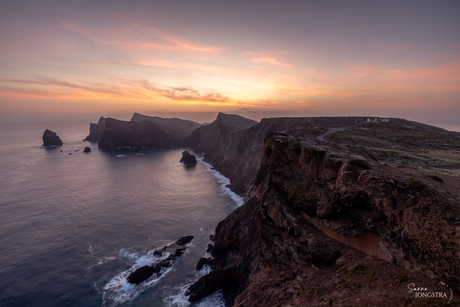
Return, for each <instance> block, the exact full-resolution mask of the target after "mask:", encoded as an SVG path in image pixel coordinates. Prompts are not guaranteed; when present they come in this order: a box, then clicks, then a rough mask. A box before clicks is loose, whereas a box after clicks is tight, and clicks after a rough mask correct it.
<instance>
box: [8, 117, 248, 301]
mask: <svg viewBox="0 0 460 307" xmlns="http://www.w3.org/2000/svg"><path fill="white" fill-rule="evenodd" d="M0 125H1V126H0V169H1V176H0V276H1V278H0V306H47V307H49V306H219V305H221V304H222V300H221V294H220V293H216V294H214V295H212V296H210V297H208V298H207V299H205V300H203V301H201V302H197V303H195V304H190V303H188V301H187V300H186V297H185V296H184V293H185V290H186V289H187V287H188V286H189V285H190V284H191V283H193V282H194V281H196V280H197V279H198V278H199V277H200V276H202V275H203V274H205V272H206V270H208V269H209V268H206V267H205V268H203V269H202V270H201V271H198V272H197V271H196V269H195V266H196V263H197V261H198V260H199V258H200V257H205V256H209V255H208V254H207V253H206V247H207V245H208V244H209V243H212V242H211V241H210V240H209V236H210V235H211V234H212V233H213V231H214V230H215V227H216V225H217V223H218V222H219V221H221V220H223V219H224V218H225V217H226V216H227V215H228V214H230V213H231V212H232V211H233V210H234V209H235V208H237V207H238V206H240V205H241V204H242V199H241V197H239V196H237V195H235V194H234V193H232V192H231V191H230V190H229V189H228V187H227V186H226V185H227V184H228V183H229V181H228V179H227V178H225V177H223V176H222V175H220V174H219V173H218V172H216V171H215V170H213V169H212V167H211V166H210V165H209V164H207V163H204V162H203V161H202V158H203V155H202V154H201V153H196V155H197V157H198V158H199V160H200V162H199V163H198V164H197V165H196V166H194V167H185V166H183V165H182V164H180V163H179V160H180V158H181V153H182V151H183V149H170V150H153V151H150V152H145V153H144V154H143V155H136V154H135V153H134V152H133V151H129V150H124V151H115V152H108V151H102V150H99V149H98V148H97V144H95V143H89V142H83V141H82V140H83V139H84V138H85V136H86V135H87V134H88V128H89V123H87V122H84V123H60V124H47V125H44V124H34V125H32V124H31V125H24V124H7V123H1V124H0ZM46 128H48V129H50V130H52V131H54V132H56V133H57V134H58V135H59V136H60V137H61V139H62V141H63V142H64V145H63V146H58V147H55V148H50V149H46V148H42V147H41V144H42V139H41V137H42V134H43V131H44V130H45V129H46ZM85 146H89V147H91V149H92V151H91V152H90V153H84V152H83V149H84V147H85ZM185 235H193V236H194V239H193V241H192V242H191V244H189V246H188V248H187V250H186V252H185V254H184V255H182V256H181V258H180V259H179V260H178V261H177V262H176V263H175V264H174V265H173V266H172V267H171V268H169V269H168V270H167V271H166V273H165V274H164V275H162V276H161V277H160V278H156V279H150V280H148V281H147V282H144V283H141V284H140V285H139V286H137V285H132V284H129V283H127V281H126V277H127V276H128V275H129V274H130V272H132V271H134V270H135V269H136V268H138V267H141V266H144V265H148V264H150V263H152V262H153V261H156V260H158V259H157V258H158V256H156V255H155V254H154V253H153V252H154V251H155V250H157V249H160V248H162V247H164V246H167V245H169V244H172V243H174V242H175V241H176V240H178V239H179V238H180V237H182V236H185Z"/></svg>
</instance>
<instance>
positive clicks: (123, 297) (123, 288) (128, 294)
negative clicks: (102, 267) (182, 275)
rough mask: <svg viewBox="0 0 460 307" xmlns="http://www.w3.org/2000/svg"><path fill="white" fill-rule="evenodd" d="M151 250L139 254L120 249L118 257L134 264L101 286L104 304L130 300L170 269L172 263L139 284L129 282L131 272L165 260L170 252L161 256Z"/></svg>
mask: <svg viewBox="0 0 460 307" xmlns="http://www.w3.org/2000/svg"><path fill="white" fill-rule="evenodd" d="M153 252H154V250H152V251H149V252H148V253H147V254H146V255H140V254H138V253H132V254H130V253H129V252H127V251H126V250H125V249H122V250H120V257H121V258H125V259H127V260H129V261H134V264H133V265H132V266H131V268H129V269H128V270H126V271H123V272H121V273H119V274H117V275H115V276H114V277H113V278H112V279H110V280H109V281H108V282H107V284H106V285H105V286H104V287H103V293H102V300H103V304H104V306H106V305H110V306H116V305H119V304H123V303H125V302H128V301H132V300H133V299H135V298H136V297H138V296H139V295H140V294H141V293H142V292H144V291H145V290H146V289H148V288H149V287H151V286H153V285H155V284H157V283H158V281H159V280H161V279H162V278H163V277H164V276H165V275H166V274H168V273H169V272H170V271H171V270H172V268H173V267H174V265H173V266H171V267H169V268H166V269H165V270H164V271H162V274H161V275H160V276H158V275H156V274H154V275H152V276H151V277H150V278H149V279H147V280H145V281H143V282H141V283H140V284H139V285H135V284H131V283H129V282H128V276H129V275H130V274H131V273H132V272H134V271H135V270H137V269H138V268H141V267H143V266H146V265H152V264H153V263H156V262H159V261H161V260H165V259H166V258H168V256H169V255H170V253H163V255H161V256H156V255H154V254H153Z"/></svg>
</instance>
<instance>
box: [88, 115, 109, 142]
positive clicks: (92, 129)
mask: <svg viewBox="0 0 460 307" xmlns="http://www.w3.org/2000/svg"><path fill="white" fill-rule="evenodd" d="M105 120H106V119H105V118H104V117H100V118H99V121H98V122H97V124H94V123H91V124H90V125H89V135H88V136H87V137H86V138H85V139H84V140H83V141H89V142H99V139H100V138H101V134H102V131H104V129H105Z"/></svg>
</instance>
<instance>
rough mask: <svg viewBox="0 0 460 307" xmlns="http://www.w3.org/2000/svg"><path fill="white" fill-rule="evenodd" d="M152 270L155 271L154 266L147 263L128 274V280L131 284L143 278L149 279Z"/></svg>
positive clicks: (138, 282)
mask: <svg viewBox="0 0 460 307" xmlns="http://www.w3.org/2000/svg"><path fill="white" fill-rule="evenodd" d="M154 272H155V268H153V267H151V266H148V265H146V266H143V267H141V268H138V269H137V270H135V271H134V272H132V273H131V274H130V275H129V276H128V282H129V283H131V284H136V285H138V284H140V283H141V282H143V281H144V280H147V279H149V278H150V276H152V275H153V273H154ZM158 272H159V270H158Z"/></svg>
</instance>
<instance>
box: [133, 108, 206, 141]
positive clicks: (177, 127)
mask: <svg viewBox="0 0 460 307" xmlns="http://www.w3.org/2000/svg"><path fill="white" fill-rule="evenodd" d="M131 121H132V122H144V121H147V122H154V123H156V124H157V125H158V126H160V127H161V128H162V129H163V130H164V131H165V132H166V133H168V134H169V135H171V136H172V137H174V138H177V139H182V138H185V137H187V136H189V135H190V134H192V132H193V131H194V130H195V129H197V128H198V127H200V126H201V124H200V123H197V122H194V121H191V120H185V119H180V118H162V117H158V116H148V115H143V114H139V113H134V114H133V116H132V117H131Z"/></svg>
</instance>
